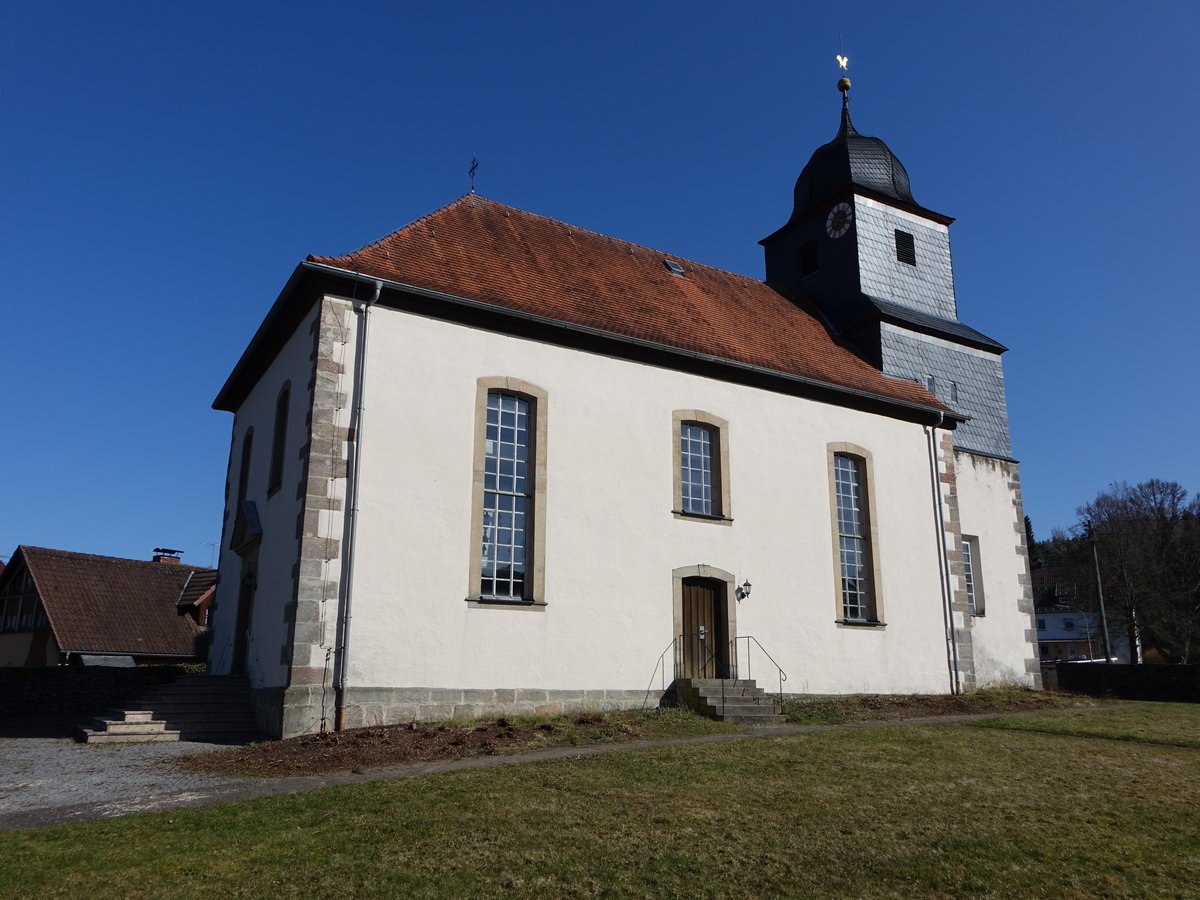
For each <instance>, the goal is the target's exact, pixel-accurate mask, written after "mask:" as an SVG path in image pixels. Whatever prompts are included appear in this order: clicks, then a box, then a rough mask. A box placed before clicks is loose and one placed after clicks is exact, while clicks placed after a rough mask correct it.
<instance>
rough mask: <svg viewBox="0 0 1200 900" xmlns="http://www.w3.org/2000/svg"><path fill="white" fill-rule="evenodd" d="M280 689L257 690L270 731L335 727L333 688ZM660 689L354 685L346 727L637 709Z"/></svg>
mask: <svg viewBox="0 0 1200 900" xmlns="http://www.w3.org/2000/svg"><path fill="white" fill-rule="evenodd" d="M280 693H281V692H280V691H279V690H278V689H268V690H263V691H258V692H256V696H255V703H256V706H257V707H258V708H259V711H260V712H259V715H260V720H262V724H267V725H268V726H273V727H268V729H267V731H268V733H273V736H282V737H294V736H296V735H298V734H311V733H313V732H316V731H320V729H321V723H322V721H324V723H325V727H326V729H332V728H333V723H334V708H333V702H334V700H333V697H334V692H333V690H332V689H327V690H325V691H324V692H323V691H322V688H321V686H320V685H294V686H292V687H290V688H288V689H287V690H286V691H284V692H282V697H281V696H280ZM662 695H663V692H662V691H660V690H652V691H650V692H649V694H647V693H646V691H644V690H606V689H596V690H579V691H567V690H545V689H529V688H416V687H413V688H384V687H351V688H349V690H348V691H347V704H346V711H345V718H344V722H343V724H344V726H345V727H346V728H362V727H366V726H371V725H397V724H400V723H402V722H412V721H420V722H436V721H439V720H441V719H469V718H478V717H484V716H503V715H528V714H537V713H564V712H565V713H570V712H580V711H585V710H613V709H636V708H638V707H640V706H642V705H643V704H645V705H646V706H649V707H654V706H658V705H659V701H660V700H661V699H662ZM281 706H282V711H281V709H280V707H281ZM281 713H282V714H281ZM280 721H282V722H283V728H282V735H280V734H279V731H280V728H279V724H278V723H279V722H280Z"/></svg>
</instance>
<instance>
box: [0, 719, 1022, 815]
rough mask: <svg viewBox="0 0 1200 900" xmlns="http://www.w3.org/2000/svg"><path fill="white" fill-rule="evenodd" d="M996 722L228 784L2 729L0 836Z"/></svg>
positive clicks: (537, 754)
mask: <svg viewBox="0 0 1200 900" xmlns="http://www.w3.org/2000/svg"><path fill="white" fill-rule="evenodd" d="M1039 711H1041V710H1039ZM996 715H998V714H997V713H985V714H981V715H964V716H932V717H928V718H919V719H897V720H892V721H880V722H856V723H851V724H846V725H803V726H800V725H779V726H765V727H757V728H753V729H749V730H746V731H742V732H737V733H734V734H708V735H701V736H699V737H689V738H676V739H673V740H663V741H631V742H628V743H622V744H593V745H591V746H588V747H555V748H553V749H550V750H537V751H533V752H530V753H517V754H513V755H511V756H477V757H470V758H467V759H451V760H441V761H438V762H424V763H412V764H408V765H402V766H394V767H389V768H386V769H371V770H368V771H366V772H363V773H361V774H349V773H345V774H337V775H306V776H302V777H293V778H229V777H227V776H219V775H205V774H200V773H191V772H183V771H181V770H180V768H179V767H178V766H177V765H175V764H174V760H175V759H177V758H178V757H180V756H185V755H189V754H192V753H203V752H205V751H207V750H212V749H215V748H216V745H214V744H200V743H186V742H181V743H154V744H107V745H106V744H77V743H75V742H74V741H73V740H72V739H70V738H65V737H53V736H10V735H12V734H14V732H13V731H11V730H7V731H6V730H0V831H9V830H12V829H17V828H44V827H46V826H49V825H62V824H65V823H70V822H87V821H91V820H94V819H110V818H114V817H116V816H127V815H131V814H133V813H142V812H157V811H160V810H168V809H181V808H184V807H190V806H212V805H214V804H217V803H226V802H229V801H232V800H249V799H253V798H257V797H273V796H277V795H280V794H295V793H299V792H301V791H309V790H313V789H314V788H320V787H330V786H333V785H342V784H361V783H362V782H366V781H382V780H390V779H395V778H411V777H414V776H417V775H428V774H432V773H435V772H453V771H457V770H462V769H493V768H496V767H497V766H511V765H518V764H521V763H529V762H541V761H545V760H555V759H578V758H581V757H585V756H599V755H601V754H605V753H621V752H624V751H626V750H635V749H638V748H642V747H676V746H684V745H689V744H714V743H722V742H726V741H744V740H754V739H759V738H773V737H783V736H787V735H794V734H811V733H814V732H820V731H836V730H840V729H847V728H875V727H883V726H893V725H956V724H961V723H963V722H970V721H974V720H976V719H986V718H990V717H994V716H996Z"/></svg>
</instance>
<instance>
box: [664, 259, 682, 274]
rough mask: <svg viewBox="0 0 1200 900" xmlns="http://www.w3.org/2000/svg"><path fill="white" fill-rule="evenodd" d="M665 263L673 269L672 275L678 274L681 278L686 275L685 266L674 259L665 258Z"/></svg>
mask: <svg viewBox="0 0 1200 900" xmlns="http://www.w3.org/2000/svg"><path fill="white" fill-rule="evenodd" d="M663 263H664V264H665V265H666V267H667V268H668V269H670V270H671V274H672V275H678V276H679V277H680V278H682V277H683V276H684V271H683V266H681V265H680V264H679V263H677V262H675V260H673V259H664V260H663Z"/></svg>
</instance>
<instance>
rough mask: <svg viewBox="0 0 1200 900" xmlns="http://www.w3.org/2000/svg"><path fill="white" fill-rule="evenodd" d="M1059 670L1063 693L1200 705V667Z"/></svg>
mask: <svg viewBox="0 0 1200 900" xmlns="http://www.w3.org/2000/svg"><path fill="white" fill-rule="evenodd" d="M1057 669H1058V686H1059V689H1060V690H1064V691H1072V692H1074V693H1076V694H1090V695H1093V696H1100V695H1112V696H1115V697H1120V698H1122V699H1123V700H1178V701H1184V702H1189V703H1200V666H1144V665H1142V666H1136V665H1124V664H1120V663H1102V662H1099V663H1071V662H1061V663H1059V664H1058V666H1057Z"/></svg>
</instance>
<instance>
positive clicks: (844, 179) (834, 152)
mask: <svg viewBox="0 0 1200 900" xmlns="http://www.w3.org/2000/svg"><path fill="white" fill-rule="evenodd" d="M848 187H858V188H862V189H864V190H866V191H869V192H870V193H872V194H874V195H876V196H879V197H880V198H881V199H890V200H893V201H897V202H898V203H899V204H900V205H901V206H904V207H908V208H910V209H916V210H919V211H922V212H925V211H926V210H925V209H924V207H922V206H921V205H920V204H919V203H917V201H916V200H915V199H914V198H913V195H912V188H911V187H910V185H909V181H908V170H907V169H905V168H904V164H903V163H902V162H900V160H899V158H897V156H896V154H894V153H893V152H892V151H891V150H890V149H889V148H888V145H887V144H885V143H884V142H883V141H882V140H880V139H879V138H876V137H868V136H866V135H863V134H859V133H858V130H857V129H856V128H855V127H854V123H853V122H852V121H851V120H850V104H849V102H848V100H847V98H846V95H845V94H843V95H842V122H841V127H839V128H838V133H837V136H836V137H834V139H833V140H832V141H830V142H829V143H828V144H824V145H823V146H821V147H818V148H817V149H816V151H815V152H814V153H813V155H812V158H811V159H809V161H808V165H806V166H805V167H804V170H803V171H802V172H801V173H800V177H799V178H798V179H796V190H795V208H794V209H793V210H792V218H796V217H798V216H800V215H802V214H803V213H805V212H807V211H808V210H809V209H811V208H812V207H813V206H815V205H816V204H818V203H820V202H821V201H823V200H825V199H826V198H828V197H830V196H832V195H833V194H836V193H838V192H839V191H842V190H844V189H845V188H848Z"/></svg>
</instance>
